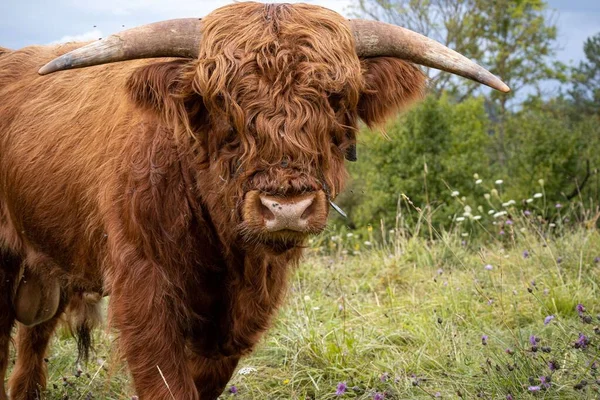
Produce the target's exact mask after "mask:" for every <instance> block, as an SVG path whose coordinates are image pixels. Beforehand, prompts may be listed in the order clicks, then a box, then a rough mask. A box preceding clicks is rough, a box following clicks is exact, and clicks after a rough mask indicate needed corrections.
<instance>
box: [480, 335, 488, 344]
mask: <svg viewBox="0 0 600 400" xmlns="http://www.w3.org/2000/svg"><path fill="white" fill-rule="evenodd" d="M487 341H488V335H482V336H481V344H482V345H484V346H487Z"/></svg>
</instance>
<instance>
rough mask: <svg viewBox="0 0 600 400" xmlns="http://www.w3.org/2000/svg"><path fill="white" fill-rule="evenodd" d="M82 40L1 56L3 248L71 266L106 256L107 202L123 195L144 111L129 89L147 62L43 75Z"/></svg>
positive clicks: (0, 209) (79, 266)
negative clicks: (121, 178) (121, 183)
mask: <svg viewBox="0 0 600 400" xmlns="http://www.w3.org/2000/svg"><path fill="white" fill-rule="evenodd" d="M79 45H80V44H79ZM79 45H73V44H71V45H62V46H53V47H42V46H31V47H27V48H24V49H21V50H16V51H9V52H6V53H5V54H3V55H2V56H0V246H3V247H9V248H11V249H12V250H14V251H17V252H18V253H21V254H23V255H25V256H27V255H28V254H29V253H31V252H35V253H43V254H46V255H49V256H50V257H51V258H53V259H55V260H57V261H59V262H60V263H61V264H62V266H63V267H65V268H68V269H70V270H71V272H75V271H73V269H81V270H82V272H83V269H85V268H86V267H87V265H85V264H89V263H94V262H97V261H98V260H99V259H101V258H103V255H102V254H101V253H103V249H102V247H103V243H105V240H104V239H103V237H104V236H105V235H104V231H103V216H102V213H101V207H100V203H101V202H102V201H110V199H109V197H110V196H114V195H115V190H117V189H116V188H115V184H116V171H117V170H118V169H119V165H120V162H121V161H120V160H121V158H122V151H123V149H124V148H125V147H127V142H128V140H131V138H132V136H134V135H135V131H136V129H139V128H138V127H139V126H140V125H141V120H142V119H143V118H144V117H143V116H142V114H140V113H139V112H138V111H137V110H135V109H134V107H133V105H132V103H131V102H130V101H129V99H128V96H127V95H126V93H125V89H124V88H125V82H126V79H127V77H128V76H129V74H130V73H131V71H132V70H133V69H134V68H135V66H136V64H140V63H143V61H142V62H130V63H120V64H113V65H109V66H99V67H93V68H86V69H79V70H71V71H64V72H59V73H55V74H51V75H48V76H40V75H39V74H38V73H37V71H38V69H39V68H40V67H41V66H42V65H44V64H45V63H46V62H48V61H50V60H51V59H53V58H55V57H56V56H58V55H60V54H62V53H65V52H67V51H70V50H72V49H73V48H75V47H77V46H79Z"/></svg>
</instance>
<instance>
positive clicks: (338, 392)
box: [335, 382, 347, 396]
mask: <svg viewBox="0 0 600 400" xmlns="http://www.w3.org/2000/svg"><path fill="white" fill-rule="evenodd" d="M346 388H347V386H346V382H340V383H338V384H337V390H336V391H335V395H336V396H341V395H343V394H344V393H346Z"/></svg>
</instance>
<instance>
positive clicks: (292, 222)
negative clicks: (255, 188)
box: [260, 193, 315, 232]
mask: <svg viewBox="0 0 600 400" xmlns="http://www.w3.org/2000/svg"><path fill="white" fill-rule="evenodd" d="M260 203H261V213H262V215H263V217H264V220H265V228H266V229H267V231H269V232H276V231H281V230H284V229H288V230H291V231H299V232H302V231H305V230H306V229H307V228H308V225H309V221H310V219H311V215H312V213H313V212H314V209H315V207H314V205H315V195H314V194H313V193H309V194H305V195H302V196H294V197H285V198H281V197H279V198H277V197H270V196H266V195H260Z"/></svg>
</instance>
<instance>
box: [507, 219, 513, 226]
mask: <svg viewBox="0 0 600 400" xmlns="http://www.w3.org/2000/svg"><path fill="white" fill-rule="evenodd" d="M505 224H506V225H512V224H513V222H512V219H507V220H506V222H505Z"/></svg>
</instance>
